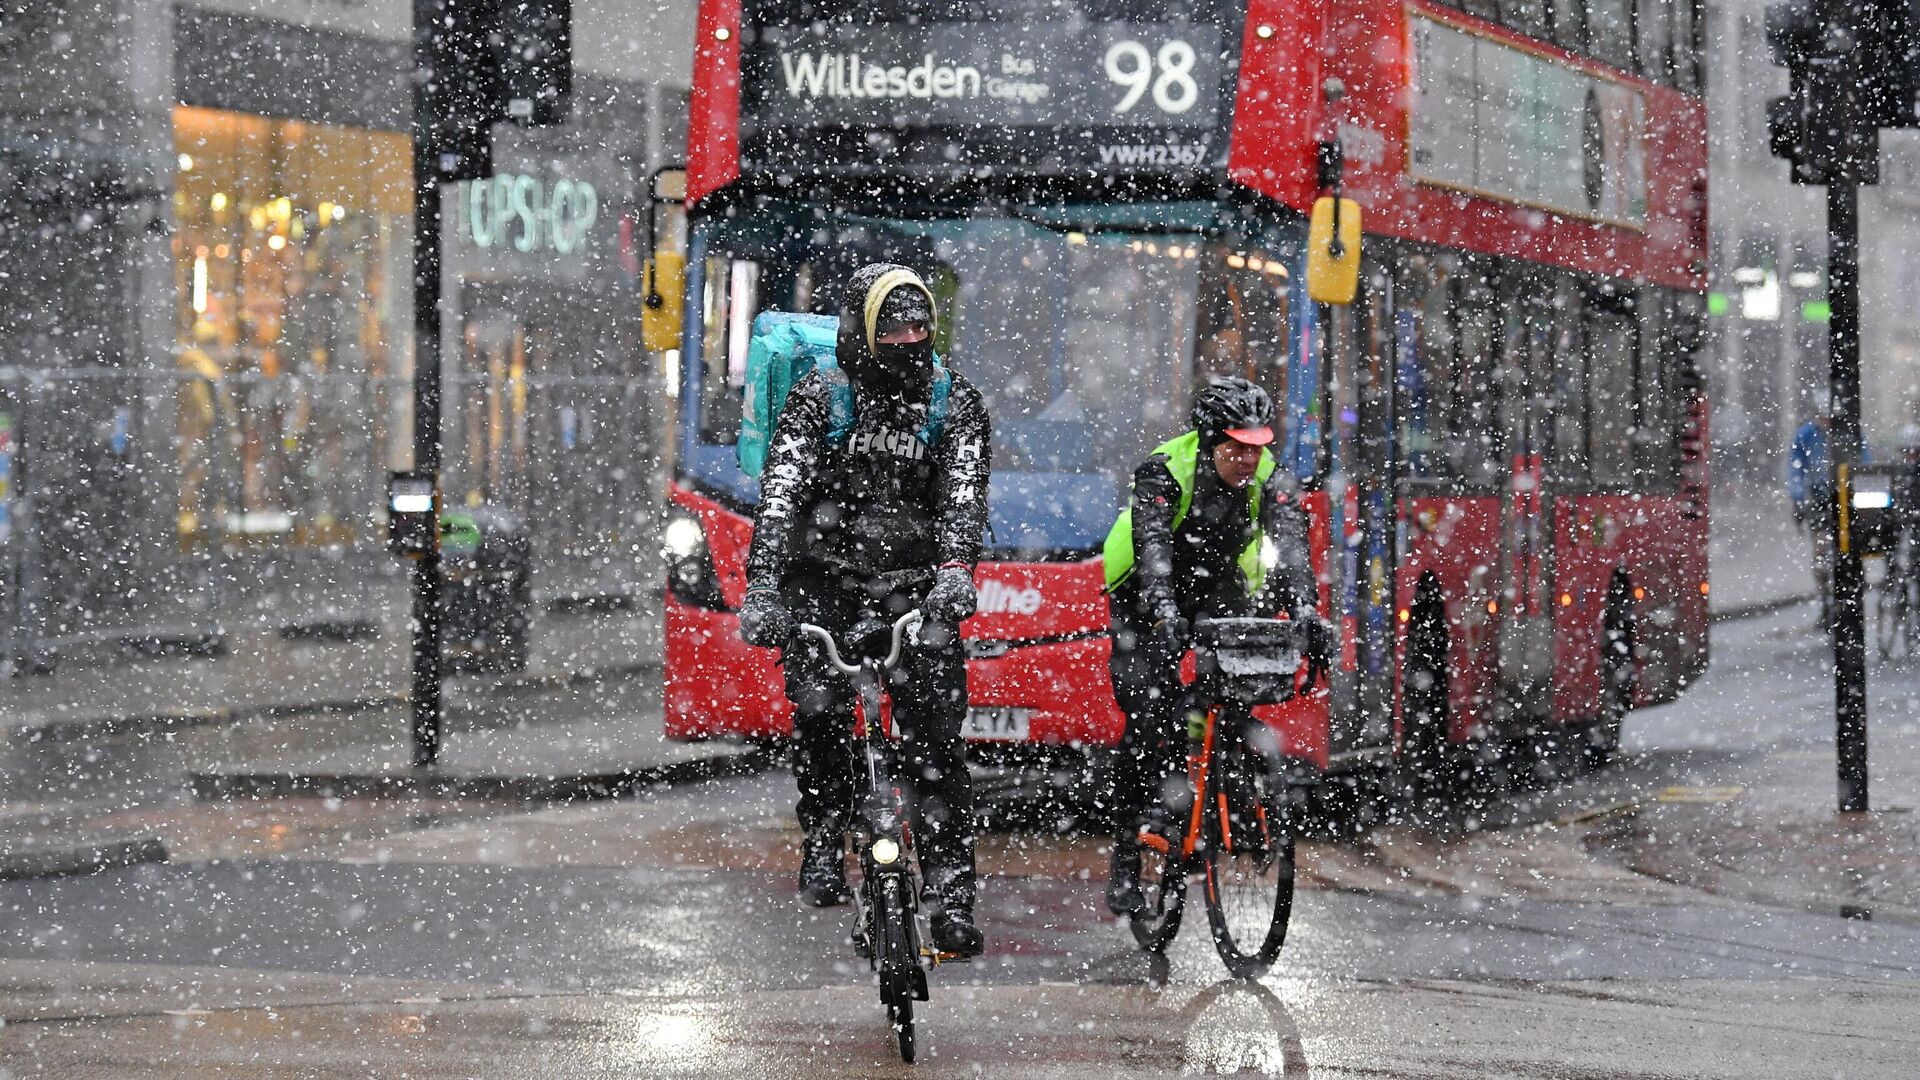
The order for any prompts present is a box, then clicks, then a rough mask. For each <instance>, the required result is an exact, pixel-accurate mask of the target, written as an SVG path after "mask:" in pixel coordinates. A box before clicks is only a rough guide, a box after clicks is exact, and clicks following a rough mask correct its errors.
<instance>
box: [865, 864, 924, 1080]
mask: <svg viewBox="0 0 1920 1080" xmlns="http://www.w3.org/2000/svg"><path fill="white" fill-rule="evenodd" d="M875 892H876V893H877V894H878V895H877V896H875V897H874V900H875V903H874V905H873V921H874V923H875V926H874V935H873V937H874V946H875V948H876V949H877V950H878V954H877V955H876V956H875V957H874V966H875V967H876V968H877V969H878V970H879V974H880V1001H881V1003H882V1004H884V1005H885V1006H886V1007H887V1023H889V1024H890V1025H892V1027H893V1033H894V1038H895V1040H896V1041H897V1042H898V1043H899V1047H900V1060H901V1061H904V1062H907V1063H908V1064H912V1063H913V1057H914V1039H913V987H914V973H915V971H916V970H917V969H918V968H919V966H920V957H919V956H918V955H916V953H917V949H916V948H915V945H914V940H913V936H914V935H913V925H912V920H913V913H912V911H910V910H909V909H908V906H907V897H906V895H905V893H904V890H903V888H902V884H901V882H900V880H899V879H898V878H894V877H888V878H887V879H885V880H883V881H882V882H880V887H879V888H878V889H876V890H875Z"/></svg>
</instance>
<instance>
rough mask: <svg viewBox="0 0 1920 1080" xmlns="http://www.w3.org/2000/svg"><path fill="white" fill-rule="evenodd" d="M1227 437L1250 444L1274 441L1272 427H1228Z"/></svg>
mask: <svg viewBox="0 0 1920 1080" xmlns="http://www.w3.org/2000/svg"><path fill="white" fill-rule="evenodd" d="M1227 438H1229V439H1232V440H1233V441H1234V442H1241V443H1246V444H1247V445H1248V446H1265V445H1267V444H1268V443H1270V442H1272V441H1273V429H1272V428H1270V427H1243V428H1228V429H1227Z"/></svg>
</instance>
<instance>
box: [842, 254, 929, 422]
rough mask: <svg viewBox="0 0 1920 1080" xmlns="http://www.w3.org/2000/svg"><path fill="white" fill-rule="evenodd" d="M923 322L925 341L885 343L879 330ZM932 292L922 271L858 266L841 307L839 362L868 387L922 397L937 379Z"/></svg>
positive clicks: (887, 265) (870, 390)
mask: <svg viewBox="0 0 1920 1080" xmlns="http://www.w3.org/2000/svg"><path fill="white" fill-rule="evenodd" d="M915 322H920V323H925V324H926V325H927V330H928V334H927V337H926V339H925V340H923V341H914V342H904V343H901V344H895V345H884V344H881V343H880V342H879V338H880V336H881V335H883V334H886V333H888V332H889V331H892V330H897V329H899V328H900V327H902V326H905V325H907V324H908V323H915ZM933 328H934V317H933V294H932V292H931V291H930V290H928V288H927V286H926V283H925V282H924V281H922V280H920V275H918V274H916V273H914V272H913V271H912V270H909V269H907V268H906V267H904V266H899V265H897V264H894V263H871V264H869V265H867V266H863V267H861V268H860V269H859V270H858V271H855V273H854V275H853V278H852V280H851V281H849V282H848V284H847V292H846V296H845V297H844V300H843V303H842V305H841V309H840V341H839V345H838V348H837V349H836V350H835V353H836V357H837V359H838V360H839V363H840V367H841V368H842V369H843V370H844V371H846V373H847V377H848V378H849V379H851V380H853V383H854V385H855V386H857V387H859V388H860V389H862V390H865V391H867V392H868V393H872V394H878V395H882V396H887V397H898V398H900V399H902V400H904V401H910V402H919V401H923V400H925V398H926V394H927V387H928V386H930V385H931V384H932V381H933V334H932V331H933Z"/></svg>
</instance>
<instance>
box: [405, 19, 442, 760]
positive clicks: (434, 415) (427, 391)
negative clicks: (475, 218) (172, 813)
mask: <svg viewBox="0 0 1920 1080" xmlns="http://www.w3.org/2000/svg"><path fill="white" fill-rule="evenodd" d="M440 7H441V5H440V4H439V3H436V2H435V0H415V3H414V6H413V67H414V71H415V73H416V75H417V74H418V73H421V72H425V71H429V70H431V69H432V67H433V57H432V52H431V48H432V40H433V39H432V35H433V34H435V33H436V32H437V28H436V27H435V25H434V19H435V17H436V16H438V15H439V14H440ZM432 116H433V111H432V103H431V102H430V101H429V99H428V97H427V92H426V80H425V79H421V78H416V79H415V80H414V90H413V471H414V473H415V474H416V475H418V476H423V477H426V478H427V479H429V480H431V481H432V482H433V510H432V522H431V528H430V529H429V530H428V537H427V541H426V545H425V548H424V550H422V551H421V552H420V554H419V555H418V556H417V557H416V558H415V559H414V560H413V571H412V579H413V580H412V585H413V620H412V626H413V686H412V693H411V694H410V695H409V696H408V701H409V702H410V703H411V705H412V725H411V726H412V733H413V763H414V764H415V765H420V766H424V765H431V764H433V762H434V759H435V758H437V757H438V756H439V754H440V169H439V161H438V160H437V158H436V156H435V155H436V153H437V149H436V147H435V146H434V142H435V140H434V139H433V137H432Z"/></svg>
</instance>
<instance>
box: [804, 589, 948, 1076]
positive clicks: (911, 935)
mask: <svg viewBox="0 0 1920 1080" xmlns="http://www.w3.org/2000/svg"><path fill="white" fill-rule="evenodd" d="M923 618H924V616H923V613H922V612H920V611H918V610H915V611H909V612H907V613H906V614H905V615H902V616H900V617H899V618H898V619H896V620H894V622H893V624H892V639H891V642H890V644H889V647H888V649H887V652H886V654H885V655H884V656H883V657H878V658H876V657H874V656H872V655H865V656H862V657H860V658H859V662H858V663H854V664H849V663H847V662H846V660H845V659H844V658H843V657H842V655H841V652H840V649H839V647H838V646H837V645H836V644H835V643H834V640H833V634H832V633H831V632H829V631H828V630H827V629H826V628H825V627H821V626H816V625H814V624H812V623H801V624H800V632H801V633H803V634H806V635H808V636H809V637H812V638H814V639H815V640H817V641H819V642H820V644H821V645H822V646H823V648H824V650H825V652H826V654H827V663H828V664H830V665H832V667H833V668H834V670H836V671H838V672H840V673H841V674H842V675H846V676H847V677H849V678H851V679H852V680H853V682H854V686H855V688H856V689H857V690H858V692H859V696H860V715H861V718H862V720H863V721H864V723H863V725H862V727H863V729H864V733H865V737H864V739H863V740H862V745H863V747H864V751H865V758H866V768H865V769H864V770H856V773H855V776H854V803H855V812H854V815H853V819H852V822H851V825H850V827H849V828H848V830H847V841H848V844H849V846H851V847H852V849H853V852H854V855H855V856H856V858H855V862H856V864H857V865H858V866H859V868H860V870H859V879H858V880H857V881H856V882H855V883H854V888H853V895H854V900H855V909H856V910H855V916H854V930H853V946H854V951H856V952H858V953H859V954H860V955H861V956H862V957H863V958H864V959H865V960H866V961H867V964H868V966H869V967H870V968H871V969H872V970H873V972H874V974H875V976H876V977H877V979H878V982H879V985H880V1003H881V1004H882V1005H884V1006H885V1007H886V1010H887V1022H888V1023H889V1024H891V1025H892V1026H893V1030H894V1036H895V1039H896V1041H897V1043H898V1045H899V1049H900V1060H901V1061H904V1062H907V1063H909V1064H911V1063H912V1062H913V1059H914V1030H913V1003H914V1002H916V1001H926V1000H928V995H927V970H928V967H929V966H938V965H940V964H942V963H955V962H964V960H965V958H964V957H958V956H952V955H949V954H946V953H942V952H940V951H938V950H936V949H933V948H931V947H930V946H927V945H924V944H922V943H923V942H927V941H930V940H931V935H930V934H929V933H928V932H927V927H926V926H925V925H924V922H925V920H924V919H923V918H922V917H921V911H920V896H921V880H920V867H919V859H918V858H917V857H915V856H914V851H913V832H912V830H911V829H910V828H909V827H908V821H909V818H908V808H907V805H906V799H905V796H904V795H903V794H902V785H901V782H900V760H899V754H898V753H897V751H896V744H895V742H894V740H893V739H892V738H890V737H889V735H888V733H887V725H886V724H885V723H884V722H883V721H882V719H881V717H882V713H881V710H880V704H881V696H882V694H883V693H884V692H885V686H886V677H887V673H888V672H889V671H891V670H893V668H894V667H895V665H897V664H899V662H900V653H901V650H902V648H903V647H904V645H905V636H906V633H907V632H908V630H909V629H911V628H917V627H918V626H919V625H920V624H921V622H922V620H923ZM879 625H884V624H879ZM859 636H861V635H860V628H858V627H856V628H855V630H854V633H853V635H850V637H854V638H858V637H859ZM863 773H864V775H863Z"/></svg>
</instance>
